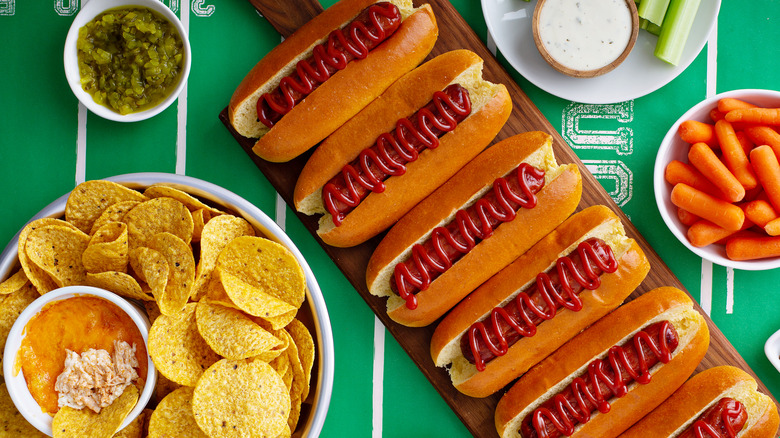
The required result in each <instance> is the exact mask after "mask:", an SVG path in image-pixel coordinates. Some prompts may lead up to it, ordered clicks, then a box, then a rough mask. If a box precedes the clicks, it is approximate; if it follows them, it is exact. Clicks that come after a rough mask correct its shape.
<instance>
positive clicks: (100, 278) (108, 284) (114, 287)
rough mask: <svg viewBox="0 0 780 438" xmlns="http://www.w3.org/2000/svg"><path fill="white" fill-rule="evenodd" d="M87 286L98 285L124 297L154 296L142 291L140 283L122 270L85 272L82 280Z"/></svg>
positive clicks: (146, 299)
mask: <svg viewBox="0 0 780 438" xmlns="http://www.w3.org/2000/svg"><path fill="white" fill-rule="evenodd" d="M84 284H86V285H87V286H94V287H99V288H101V289H105V290H107V291H111V292H113V293H115V294H117V295H120V296H123V297H125V298H132V299H135V300H143V301H152V300H154V297H152V296H151V295H149V294H148V293H146V292H144V291H143V290H142V289H141V285H139V284H138V281H137V280H136V279H135V278H133V277H132V276H130V275H128V274H125V273H124V272H115V271H107V272H100V273H98V274H90V273H87V278H86V280H85V282H84Z"/></svg>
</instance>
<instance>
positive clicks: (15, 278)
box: [0, 269, 30, 295]
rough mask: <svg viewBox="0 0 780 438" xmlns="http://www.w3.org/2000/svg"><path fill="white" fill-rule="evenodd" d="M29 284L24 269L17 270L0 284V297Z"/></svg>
mask: <svg viewBox="0 0 780 438" xmlns="http://www.w3.org/2000/svg"><path fill="white" fill-rule="evenodd" d="M28 284H30V279H29V278H27V274H25V273H24V269H19V270H18V271H16V272H15V273H14V274H13V275H12V276H10V277H8V278H7V279H6V280H5V281H3V282H2V283H0V295H8V294H11V293H14V292H16V291H18V290H19V289H21V288H23V287H25V286H26V285H28Z"/></svg>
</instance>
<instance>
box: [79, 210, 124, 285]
mask: <svg viewBox="0 0 780 438" xmlns="http://www.w3.org/2000/svg"><path fill="white" fill-rule="evenodd" d="M127 254H128V248H127V225H126V224H124V223H122V222H109V223H107V224H105V225H103V226H102V227H100V228H99V229H98V230H96V231H95V233H94V234H93V235H92V237H91V238H90V239H89V244H88V245H87V248H86V249H85V250H84V253H83V254H82V255H81V262H82V264H83V265H84V269H86V270H87V272H90V273H93V274H97V273H99V272H106V271H117V272H127V260H128V256H127Z"/></svg>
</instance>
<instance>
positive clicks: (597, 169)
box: [582, 160, 634, 207]
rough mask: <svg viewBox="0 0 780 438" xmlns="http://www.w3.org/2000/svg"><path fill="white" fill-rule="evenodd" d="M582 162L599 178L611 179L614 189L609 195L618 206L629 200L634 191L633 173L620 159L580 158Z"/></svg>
mask: <svg viewBox="0 0 780 438" xmlns="http://www.w3.org/2000/svg"><path fill="white" fill-rule="evenodd" d="M582 164H584V165H585V167H586V168H587V169H588V170H589V171H590V173H592V174H593V176H595V177H596V179H599V180H611V181H613V182H614V183H615V189H614V190H613V191H611V192H609V196H610V197H611V198H612V199H613V200H614V201H615V203H616V204H617V205H618V206H619V207H623V206H624V205H626V203H628V201H630V200H631V197H632V195H633V191H634V189H633V188H634V183H633V181H634V174H633V173H632V172H631V169H629V168H628V166H626V164H625V163H624V162H622V161H620V160H582Z"/></svg>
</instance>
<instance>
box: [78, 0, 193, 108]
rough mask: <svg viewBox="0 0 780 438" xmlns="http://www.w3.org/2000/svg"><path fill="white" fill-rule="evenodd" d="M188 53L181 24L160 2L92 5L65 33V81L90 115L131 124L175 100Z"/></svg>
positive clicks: (113, 0)
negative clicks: (66, 33)
mask: <svg viewBox="0 0 780 438" xmlns="http://www.w3.org/2000/svg"><path fill="white" fill-rule="evenodd" d="M191 52H192V50H191V47H190V43H189V40H188V38H187V34H186V31H185V29H184V26H183V25H182V23H181V21H180V20H179V18H178V17H176V15H175V14H174V13H173V12H172V11H171V10H170V9H169V8H168V7H167V6H165V4H163V3H162V2H160V1H159V0H91V1H90V2H88V3H87V4H86V5H84V6H83V7H82V8H81V11H79V13H78V14H77V15H76V18H75V19H74V20H73V24H72V25H71V27H70V30H69V31H68V36H67V38H66V40H65V52H64V62H65V76H66V78H67V80H68V84H69V85H70V88H71V90H72V91H73V93H74V94H75V95H76V97H77V98H78V100H79V101H80V102H81V103H82V104H83V105H84V106H85V107H86V108H87V109H89V110H90V111H91V112H93V113H95V114H97V115H98V116H100V117H103V118H105V119H109V120H115V121H119V122H135V121H139V120H145V119H148V118H150V117H152V116H155V115H157V114H159V113H160V112H162V111H163V110H165V109H166V108H167V107H168V106H170V105H171V103H173V102H174V101H175V100H176V99H177V98H178V96H179V94H180V93H181V91H182V90H183V89H184V87H185V84H186V82H187V77H188V76H189V72H190V67H191V65H192V59H191Z"/></svg>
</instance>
